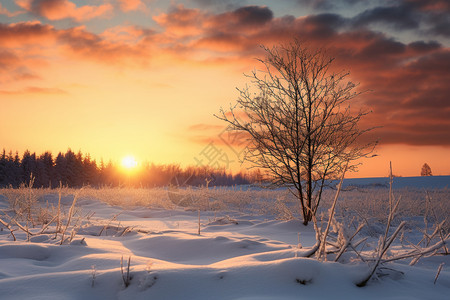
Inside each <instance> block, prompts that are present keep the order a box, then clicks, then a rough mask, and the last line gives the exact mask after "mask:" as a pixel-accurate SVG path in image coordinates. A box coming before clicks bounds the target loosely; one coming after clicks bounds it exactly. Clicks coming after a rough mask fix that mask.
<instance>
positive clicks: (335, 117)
mask: <svg viewBox="0 0 450 300" xmlns="http://www.w3.org/2000/svg"><path fill="white" fill-rule="evenodd" d="M262 48H263V49H264V50H265V52H266V58H265V59H258V61H259V62H261V63H262V64H263V66H264V69H263V70H262V71H256V70H255V71H253V72H252V73H251V74H250V75H246V76H247V77H248V78H250V79H251V85H250V86H247V87H246V88H244V89H238V91H239V92H240V97H239V98H238V100H237V103H236V104H235V105H234V106H231V107H230V109H229V110H228V111H225V110H224V109H223V108H222V109H221V110H220V114H219V115H218V116H216V117H217V118H219V119H221V120H223V121H226V122H228V123H229V124H230V126H229V129H230V130H236V131H240V132H243V133H245V134H247V136H248V138H249V140H250V145H249V149H248V150H249V151H248V152H247V155H246V156H245V158H244V160H246V161H248V162H250V163H251V164H252V166H253V167H257V168H261V169H263V170H265V171H266V172H267V173H268V174H269V175H271V177H272V179H273V183H274V184H275V185H289V186H290V190H291V192H292V193H294V195H295V196H296V197H297V198H298V199H299V202H300V205H301V210H302V214H303V223H304V224H305V225H307V224H308V222H309V221H311V219H312V216H313V215H315V214H316V211H317V208H318V207H319V203H320V200H321V196H322V190H323V188H324V186H325V184H326V181H327V179H334V178H337V177H338V176H339V174H340V173H342V171H343V169H344V167H345V165H346V164H347V163H348V162H349V164H348V169H349V170H354V169H355V168H356V166H357V164H356V163H353V164H352V163H351V162H354V161H355V160H357V159H359V158H362V157H365V156H368V155H369V154H370V153H371V152H372V151H373V148H374V146H375V143H369V144H363V145H361V144H357V139H358V138H359V137H360V136H361V135H362V134H363V133H365V132H366V131H368V130H370V129H365V130H361V129H359V128H358V123H359V121H360V119H361V118H362V117H363V116H364V115H366V114H367V113H368V112H367V111H362V110H359V111H356V112H352V111H351V109H350V106H348V105H346V104H347V103H348V102H349V100H351V99H353V98H355V97H356V96H358V95H359V94H360V93H359V92H356V91H355V88H356V85H355V84H354V83H352V82H346V78H347V77H348V75H349V73H347V72H343V71H341V72H332V71H331V70H330V66H331V64H332V62H333V61H334V58H330V57H329V56H328V55H327V51H326V50H324V49H319V50H315V49H311V48H308V47H304V45H303V44H302V43H301V42H299V41H297V40H295V41H293V42H291V43H289V44H286V45H281V46H277V47H273V48H267V47H264V46H263V47H262Z"/></svg>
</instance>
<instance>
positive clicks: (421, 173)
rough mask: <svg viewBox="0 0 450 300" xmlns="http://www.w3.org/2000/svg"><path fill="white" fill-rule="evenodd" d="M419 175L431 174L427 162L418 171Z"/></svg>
mask: <svg viewBox="0 0 450 300" xmlns="http://www.w3.org/2000/svg"><path fill="white" fill-rule="evenodd" d="M420 176H433V174H432V173H431V168H430V166H429V165H428V164H427V163H424V164H423V166H422V171H420Z"/></svg>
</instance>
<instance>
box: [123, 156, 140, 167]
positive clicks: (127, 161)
mask: <svg viewBox="0 0 450 300" xmlns="http://www.w3.org/2000/svg"><path fill="white" fill-rule="evenodd" d="M137 165H138V163H137V161H136V159H135V158H134V156H132V155H128V156H125V157H124V158H123V159H122V167H124V168H125V169H127V170H132V169H134V168H136V167H137Z"/></svg>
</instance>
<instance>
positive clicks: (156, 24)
mask: <svg viewBox="0 0 450 300" xmlns="http://www.w3.org/2000/svg"><path fill="white" fill-rule="evenodd" d="M273 2H275V1H239V0H230V1H214V0H186V1H171V2H170V3H168V1H156V0H153V1H141V0H134V1H120V0H118V1H116V0H108V1H106V0H105V1H102V0H96V1H76V4H75V1H69V0H52V1H50V0H7V1H2V3H1V5H0V105H1V115H2V117H1V118H0V147H2V148H5V149H6V150H7V151H8V150H13V151H15V150H18V151H19V152H20V153H22V152H23V151H24V150H25V149H29V150H31V151H33V152H37V153H41V152H43V151H46V150H50V151H52V152H53V153H54V154H57V152H59V151H63V152H64V151H66V150H67V148H69V147H70V148H71V149H72V150H74V151H78V150H81V151H82V152H83V153H90V154H91V156H92V157H94V158H97V159H100V158H103V159H105V160H109V159H112V160H113V161H117V162H119V161H121V159H122V158H123V157H124V156H126V155H130V154H131V155H134V156H135V157H136V159H137V160H140V161H144V160H146V161H152V162H156V163H181V164H182V165H191V164H196V163H197V161H198V159H199V158H201V156H202V155H203V154H204V152H202V151H204V150H205V149H207V150H208V149H209V150H211V149H212V148H211V147H210V148H208V143H209V142H210V141H213V142H215V144H213V146H214V147H215V148H214V150H217V151H220V153H221V154H223V155H222V156H220V157H222V158H225V156H226V157H227V158H228V160H229V161H226V160H224V159H222V160H220V161H218V160H215V161H211V162H209V163H211V164H219V165H220V164H221V166H226V167H230V168H232V169H233V170H237V169H238V168H239V164H238V163H237V157H236V153H235V152H233V151H232V150H233V149H230V148H228V147H227V146H226V145H224V144H220V143H218V142H217V141H218V140H220V139H218V136H219V135H221V133H222V131H223V130H224V129H225V127H226V126H225V124H223V123H221V122H220V121H219V120H217V119H216V118H215V117H214V116H213V114H216V113H218V111H219V109H220V107H224V108H226V107H228V106H229V105H230V103H233V102H234V100H235V99H236V97H237V96H238V92H237V91H236V89H235V88H236V87H243V86H244V85H245V84H246V83H247V81H246V78H245V77H244V76H243V73H244V72H247V73H248V72H250V71H251V70H253V69H254V68H255V67H258V64H257V62H256V61H255V60H254V58H255V57H260V56H261V54H262V52H261V50H260V48H259V47H258V45H260V44H266V45H272V44H276V43H279V42H283V41H286V40H289V39H290V38H292V37H294V36H296V37H300V38H302V39H305V40H307V41H308V42H310V43H311V44H312V45H320V46H323V45H326V46H328V47H330V48H331V49H332V52H333V53H334V54H335V56H336V63H337V66H339V67H342V68H345V69H347V70H350V72H351V76H352V80H355V81H358V82H360V83H361V87H362V88H364V89H370V90H371V92H370V93H367V94H365V95H364V96H361V97H360V99H359V100H358V101H357V103H356V105H363V106H364V107H366V108H369V109H371V110H372V111H373V113H372V114H371V115H370V116H369V117H368V118H367V119H366V120H365V121H364V123H363V124H362V125H364V126H383V127H382V128H381V129H378V130H376V131H373V133H371V138H377V139H379V140H380V146H379V147H378V149H377V154H378V156H377V157H375V158H372V159H370V160H365V161H363V162H364V164H363V165H362V166H361V167H360V172H359V173H356V174H353V175H351V176H353V177H369V176H385V175H386V174H387V172H388V171H387V170H388V166H389V161H392V162H393V166H394V173H395V174H397V175H402V176H417V175H419V174H420V169H421V166H422V165H423V163H425V162H427V163H428V164H429V165H430V166H431V168H432V171H433V173H434V174H435V175H448V174H450V159H449V158H448V157H449V156H450V101H449V99H448V95H450V85H449V84H448V79H449V78H450V76H449V72H450V48H449V45H450V43H449V37H450V32H449V31H448V28H450V27H448V26H446V25H449V24H448V19H449V14H450V5H449V4H448V2H447V1H439V0H436V1H434V0H433V1H426V4H424V3H422V2H421V1H415V0H397V1H380V2H379V3H376V4H374V3H372V4H371V6H368V5H367V2H366V1H357V2H356V3H357V4H355V3H354V4H353V5H352V6H351V7H350V6H349V1H347V0H341V1H308V0H301V1H299V0H283V1H279V2H277V3H275V4H274V3H273ZM353 2H354V1H353ZM210 146H211V145H210ZM234 150H236V149H234ZM237 152H238V151H237ZM224 153H225V154H224ZM196 159H197V160H196ZM203 162H206V160H203Z"/></svg>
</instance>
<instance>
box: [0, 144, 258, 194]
mask: <svg viewBox="0 0 450 300" xmlns="http://www.w3.org/2000/svg"><path fill="white" fill-rule="evenodd" d="M31 179H32V180H31ZM261 180H262V176H261V173H260V172H258V171H255V172H241V173H238V174H235V175H233V174H232V173H230V172H229V171H227V170H225V169H213V168H211V167H208V166H200V167H199V166H190V167H186V168H181V167H180V166H179V165H176V164H169V165H157V164H153V163H145V164H143V165H142V166H139V167H138V168H136V169H135V170H133V171H132V172H131V171H129V172H127V171H126V170H124V169H122V168H121V167H120V166H117V165H115V164H113V163H112V162H111V161H110V162H108V163H107V164H105V163H104V162H103V160H102V161H100V163H99V164H97V162H96V161H95V159H92V158H91V157H90V155H89V154H87V155H84V154H83V153H81V152H78V153H75V152H73V151H72V150H70V149H69V150H67V152H66V153H61V152H60V153H58V155H57V156H56V157H54V156H53V155H52V153H51V152H45V153H43V154H40V155H37V154H36V153H31V152H30V151H28V150H27V151H25V152H24V153H23V155H22V157H20V156H19V153H18V152H16V153H14V154H13V152H12V151H10V152H9V153H6V151H5V150H3V152H2V154H1V156H0V187H14V188H17V187H19V186H20V185H22V184H26V185H29V184H30V182H32V184H33V187H37V188H40V187H45V188H46V187H52V188H56V187H58V186H59V185H60V184H62V185H63V186H68V187H74V188H78V187H82V186H87V185H89V186H92V187H101V186H111V187H118V186H132V187H161V186H169V185H180V186H182V185H191V186H205V185H209V186H227V185H239V184H249V183H254V182H259V181H261Z"/></svg>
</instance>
